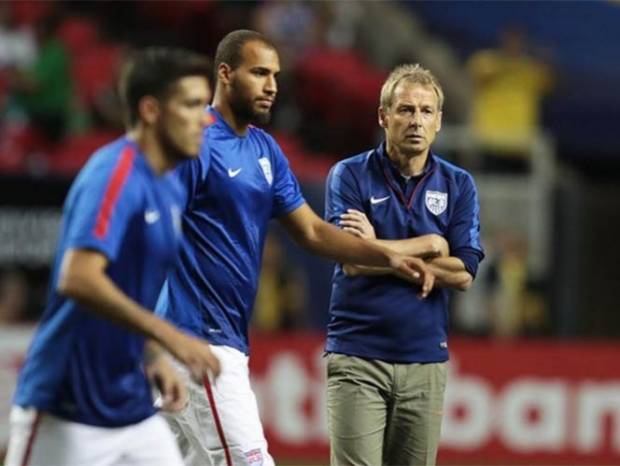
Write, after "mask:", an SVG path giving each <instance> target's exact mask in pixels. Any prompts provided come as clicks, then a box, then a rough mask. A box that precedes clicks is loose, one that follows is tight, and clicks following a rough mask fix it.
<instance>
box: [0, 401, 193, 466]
mask: <svg viewBox="0 0 620 466" xmlns="http://www.w3.org/2000/svg"><path fill="white" fill-rule="evenodd" d="M10 423H11V434H10V438H9V449H8V452H7V455H6V459H5V463H4V464H5V466H117V465H118V466H120V465H132V466H138V465H140V466H183V460H182V458H181V454H180V453H179V450H178V448H177V445H176V444H175V441H174V438H173V436H172V434H171V433H170V429H168V426H167V425H166V423H165V422H164V420H163V419H162V418H161V417H160V416H158V415H155V416H151V417H149V418H148V419H145V420H144V421H142V422H139V423H137V424H132V425H130V426H126V427H115V428H107V427H95V426H90V425H86V424H80V423H77V422H70V421H66V420H64V419H60V418H58V417H55V416H52V415H50V414H47V413H43V412H39V411H36V410H35V409H32V408H28V409H24V408H22V407H19V406H13V409H12V410H11V421H10Z"/></svg>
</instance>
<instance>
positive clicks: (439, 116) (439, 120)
mask: <svg viewBox="0 0 620 466" xmlns="http://www.w3.org/2000/svg"><path fill="white" fill-rule="evenodd" d="M442 117H443V112H439V115H437V131H438V132H439V130H440V129H441V118H442Z"/></svg>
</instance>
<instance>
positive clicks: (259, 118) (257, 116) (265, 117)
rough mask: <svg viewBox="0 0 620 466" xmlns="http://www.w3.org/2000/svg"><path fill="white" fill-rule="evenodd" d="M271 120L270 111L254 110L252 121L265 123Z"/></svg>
mask: <svg viewBox="0 0 620 466" xmlns="http://www.w3.org/2000/svg"><path fill="white" fill-rule="evenodd" d="M270 121H271V111H270V110H267V111H263V112H254V115H253V118H252V123H254V124H256V125H260V126H262V125H267V124H269V122H270Z"/></svg>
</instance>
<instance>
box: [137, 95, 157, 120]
mask: <svg viewBox="0 0 620 466" xmlns="http://www.w3.org/2000/svg"><path fill="white" fill-rule="evenodd" d="M160 112H161V108H160V106H159V101H158V100H157V99H156V98H155V97H153V96H150V95H146V96H144V97H142V98H141V99H140V102H138V114H139V116H140V119H141V120H142V121H144V122H145V123H147V124H149V125H152V124H154V123H155V122H156V121H157V119H158V118H159V114H160Z"/></svg>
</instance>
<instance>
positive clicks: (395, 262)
mask: <svg viewBox="0 0 620 466" xmlns="http://www.w3.org/2000/svg"><path fill="white" fill-rule="evenodd" d="M390 266H391V267H392V270H393V271H394V273H395V274H396V275H399V276H404V277H407V278H410V279H413V280H414V281H415V282H416V283H418V284H419V285H420V287H421V288H422V289H421V291H420V294H419V297H420V298H422V299H423V298H426V297H427V296H428V294H429V293H430V292H431V291H432V289H433V286H434V285H435V275H434V274H433V273H432V272H431V271H430V270H429V268H428V267H427V266H426V264H425V263H424V261H423V260H422V259H418V258H417V257H410V256H403V255H401V254H394V255H393V256H392V257H391V259H390Z"/></svg>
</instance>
